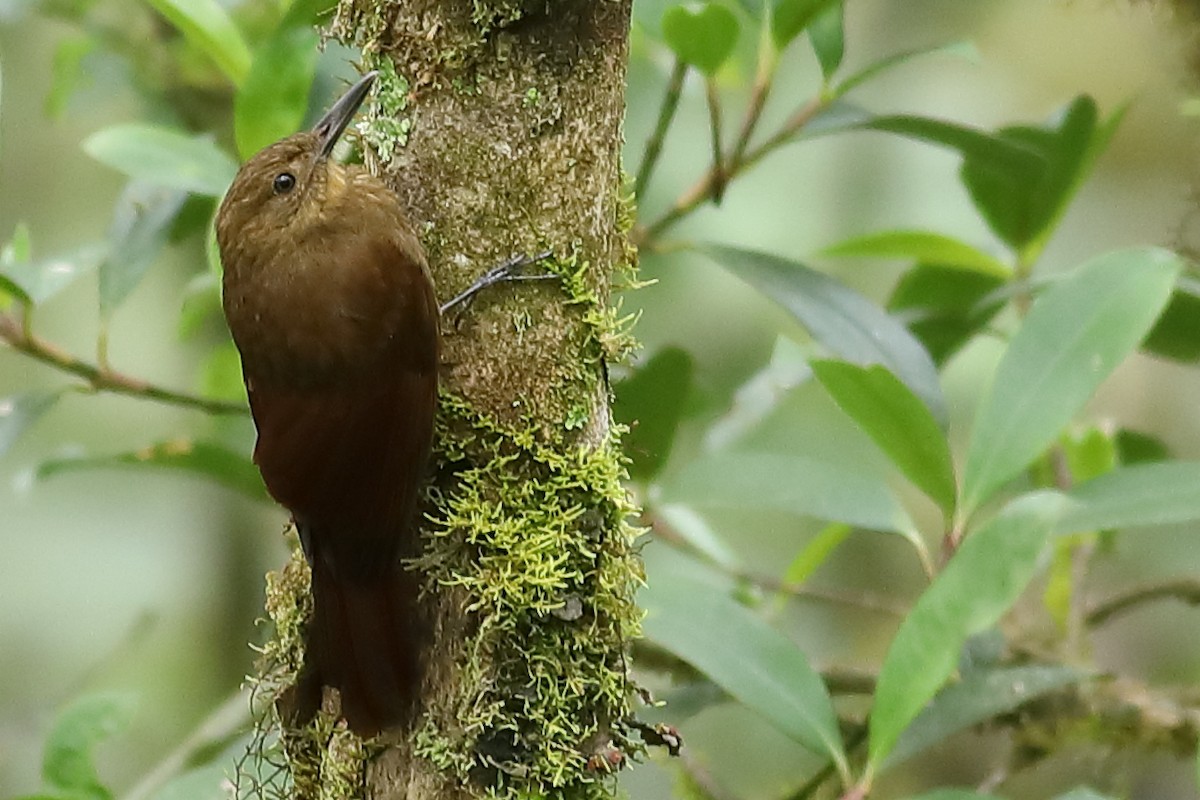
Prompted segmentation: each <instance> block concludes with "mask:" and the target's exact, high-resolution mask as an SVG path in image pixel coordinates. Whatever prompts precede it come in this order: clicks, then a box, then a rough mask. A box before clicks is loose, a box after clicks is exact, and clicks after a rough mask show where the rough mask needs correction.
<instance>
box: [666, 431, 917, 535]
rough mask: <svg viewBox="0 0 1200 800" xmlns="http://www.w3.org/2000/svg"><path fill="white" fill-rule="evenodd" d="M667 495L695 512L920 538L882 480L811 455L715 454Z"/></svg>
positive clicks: (692, 467)
mask: <svg viewBox="0 0 1200 800" xmlns="http://www.w3.org/2000/svg"><path fill="white" fill-rule="evenodd" d="M663 492H664V494H665V495H666V496H667V497H668V498H669V499H670V500H672V501H674V502H680V503H686V504H687V505H689V506H692V507H693V508H728V509H736V510H742V511H784V512H787V513H790V514H797V515H800V516H806V517H815V518H817V519H822V520H827V521H830V522H845V523H847V524H850V525H854V526H856V527H859V528H867V529H869V530H876V531H889V532H893V533H899V534H902V535H903V536H905V537H906V538H910V539H916V538H918V537H917V534H916V529H915V526H914V525H913V523H912V520H910V519H909V518H908V515H907V514H906V513H905V512H904V509H903V507H901V505H900V504H899V503H898V502H897V501H896V498H895V497H894V496H893V495H892V493H891V492H890V491H889V490H888V487H887V485H886V484H885V483H884V482H883V481H882V480H880V479H878V478H875V477H873V476H868V475H863V474H861V473H858V472H854V471H852V470H850V469H847V468H846V467H845V466H842V465H840V464H831V463H829V462H827V461H818V460H816V459H813V458H808V457H806V456H800V455H781V454H777V453H732V452H725V451H722V452H717V453H712V454H709V455H706V456H702V457H701V458H698V459H696V460H695V461H692V462H689V463H688V464H687V466H685V467H683V468H682V469H681V470H680V471H679V474H678V475H676V476H675V478H674V480H672V481H671V482H670V483H668V484H667V485H666V486H665V487H664V489H663Z"/></svg>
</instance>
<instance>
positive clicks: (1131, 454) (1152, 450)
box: [1116, 428, 1171, 466]
mask: <svg viewBox="0 0 1200 800" xmlns="http://www.w3.org/2000/svg"><path fill="white" fill-rule="evenodd" d="M1116 444H1117V462H1118V463H1120V464H1124V465H1126V466H1129V465H1132V464H1143V463H1146V462H1152V461H1166V460H1167V459H1169V458H1170V457H1171V449H1170V448H1169V447H1167V443H1166V442H1164V441H1163V440H1162V439H1160V438H1158V437H1157V436H1152V435H1150V434H1148V433H1142V432H1141V431H1133V430H1129V429H1128V428H1122V429H1121V430H1119V431H1117V441H1116Z"/></svg>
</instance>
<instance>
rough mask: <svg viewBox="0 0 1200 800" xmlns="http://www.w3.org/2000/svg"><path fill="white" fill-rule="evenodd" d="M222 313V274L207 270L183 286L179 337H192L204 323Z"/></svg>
mask: <svg viewBox="0 0 1200 800" xmlns="http://www.w3.org/2000/svg"><path fill="white" fill-rule="evenodd" d="M220 314H221V276H220V275H216V274H214V273H213V272H212V270H205V271H204V272H201V273H200V274H199V275H196V276H195V277H193V278H192V279H191V280H190V281H188V282H187V286H185V287H184V288H183V302H182V304H181V306H180V311H179V327H178V330H179V338H181V339H190V338H192V337H193V336H195V335H196V334H197V333H198V332H199V331H200V329H201V328H202V327H203V326H204V324H205V323H206V322H207V321H208V320H210V319H215V318H217V317H219V316H220Z"/></svg>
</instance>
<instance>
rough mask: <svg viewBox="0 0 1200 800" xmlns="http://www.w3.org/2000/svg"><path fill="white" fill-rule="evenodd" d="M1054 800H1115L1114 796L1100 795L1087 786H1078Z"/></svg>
mask: <svg viewBox="0 0 1200 800" xmlns="http://www.w3.org/2000/svg"><path fill="white" fill-rule="evenodd" d="M1054 800H1115V798H1113V797H1112V795H1107V794H1100V793H1099V792H1097V791H1096V790H1094V789H1091V788H1089V787H1087V786H1077V787H1075V788H1074V789H1072V790H1071V791H1069V792H1063V793H1062V794H1060V795H1058V796H1056V797H1055V798H1054Z"/></svg>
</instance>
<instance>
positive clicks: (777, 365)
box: [704, 336, 812, 450]
mask: <svg viewBox="0 0 1200 800" xmlns="http://www.w3.org/2000/svg"><path fill="white" fill-rule="evenodd" d="M811 377H812V370H810V369H809V368H808V354H807V353H805V352H804V349H803V348H802V347H801V346H800V345H798V344H797V343H796V342H794V341H793V340H791V339H789V338H788V337H786V336H777V337H776V338H775V349H774V350H772V351H771V360H770V361H768V362H767V365H766V366H765V367H763V368H762V369H760V370H759V371H758V372H756V373H754V374H753V375H751V376H750V378H749V379H748V380H747V381H746V382H745V383H743V384H742V385H741V386H739V387H738V390H737V392H736V393H734V396H733V403H732V404H731V405H730V406H729V410H728V411H727V412H726V413H725V414H723V415H722V416H721V417H719V418H718V419H717V420H716V421H714V422H713V424H712V425H711V426H710V427H709V429H708V432H707V433H706V434H705V437H704V444H705V446H706V447H707V448H708V449H709V450H720V449H721V448H723V447H726V446H727V445H729V444H730V443H731V442H734V441H737V440H738V439H740V438H742V437H743V436H744V435H746V433H747V432H749V431H751V430H753V429H754V428H755V427H757V426H758V425H759V423H761V422H762V421H763V419H765V418H766V417H767V415H769V414H770V413H771V412H772V411H773V410H774V409H775V408H777V407H778V406H779V403H780V402H781V401H782V400H783V399H784V398H785V397H787V396H788V392H789V390H791V389H793V388H795V387H796V386H799V385H801V384H803V383H806V382H807V381H808V380H809V379H810V378H811Z"/></svg>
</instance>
